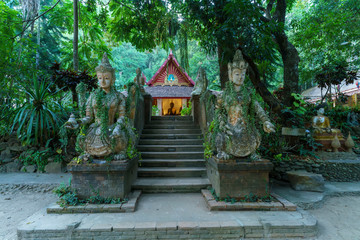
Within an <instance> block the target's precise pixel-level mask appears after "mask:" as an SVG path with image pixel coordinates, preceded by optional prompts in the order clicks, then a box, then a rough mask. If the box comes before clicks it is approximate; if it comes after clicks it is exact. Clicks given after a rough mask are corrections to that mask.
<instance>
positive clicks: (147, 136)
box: [140, 133, 203, 139]
mask: <svg viewBox="0 0 360 240" xmlns="http://www.w3.org/2000/svg"><path fill="white" fill-rule="evenodd" d="M202 138H203V137H202V134H165V133H164V134H141V136H140V139H202Z"/></svg>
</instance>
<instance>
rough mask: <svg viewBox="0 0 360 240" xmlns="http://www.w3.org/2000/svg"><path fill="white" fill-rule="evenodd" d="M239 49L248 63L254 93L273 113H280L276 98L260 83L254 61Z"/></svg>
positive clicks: (279, 105)
mask: <svg viewBox="0 0 360 240" xmlns="http://www.w3.org/2000/svg"><path fill="white" fill-rule="evenodd" d="M239 49H240V50H241V52H242V54H243V57H244V59H245V60H246V61H247V62H248V63H249V77H250V80H251V82H252V83H253V85H254V87H255V89H256V91H257V92H258V93H259V94H260V96H261V97H262V98H263V99H264V101H265V102H266V103H267V104H268V105H269V106H270V107H271V108H272V110H273V111H274V112H277V113H280V112H281V109H282V105H281V103H280V102H279V100H278V99H277V98H276V97H274V96H273V95H272V94H271V93H270V91H269V90H268V89H267V87H266V86H265V84H264V83H263V82H262V81H261V79H260V73H259V69H258V68H257V66H256V64H255V63H254V61H253V60H252V59H251V57H249V56H248V55H246V54H245V53H244V51H243V49H242V48H241V47H239Z"/></svg>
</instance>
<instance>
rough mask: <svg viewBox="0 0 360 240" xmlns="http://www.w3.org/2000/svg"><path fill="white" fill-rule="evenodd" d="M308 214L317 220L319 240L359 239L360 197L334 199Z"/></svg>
mask: <svg viewBox="0 0 360 240" xmlns="http://www.w3.org/2000/svg"><path fill="white" fill-rule="evenodd" d="M309 212H310V213H311V214H313V215H314V216H315V217H316V218H317V219H318V224H319V236H318V239H319V240H359V239H360V196H344V197H334V198H331V199H329V200H327V201H326V202H325V204H324V206H323V207H322V208H319V209H314V210H309Z"/></svg>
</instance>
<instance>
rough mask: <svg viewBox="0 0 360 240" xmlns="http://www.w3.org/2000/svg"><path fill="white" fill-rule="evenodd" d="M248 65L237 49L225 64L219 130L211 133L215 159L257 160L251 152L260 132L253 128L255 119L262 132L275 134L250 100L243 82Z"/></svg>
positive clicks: (265, 116)
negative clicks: (227, 70)
mask: <svg viewBox="0 0 360 240" xmlns="http://www.w3.org/2000/svg"><path fill="white" fill-rule="evenodd" d="M247 67H248V63H246V62H245V60H244V59H243V56H242V53H241V51H240V50H237V51H236V53H235V56H234V60H233V62H232V63H229V64H228V69H229V80H230V81H229V83H228V85H227V87H226V88H225V90H224V91H223V92H222V93H221V94H220V96H218V101H217V109H218V112H219V113H220V116H219V118H218V119H217V121H220V131H219V132H217V133H215V134H217V136H216V141H215V145H216V149H217V158H218V159H222V160H227V159H229V158H233V157H235V158H244V157H248V156H249V155H252V156H250V157H251V158H252V159H258V158H257V156H256V154H255V151H256V149H257V148H258V147H259V145H260V140H261V137H260V133H259V131H258V130H257V129H256V126H255V122H254V121H255V118H257V119H259V120H260V121H261V122H262V123H263V129H264V131H265V132H267V133H270V132H275V127H274V125H273V124H272V123H271V122H270V120H269V118H268V116H267V115H266V113H265V112H264V110H263V109H262V107H261V106H260V104H259V103H258V102H257V101H256V100H255V99H254V98H253V94H251V93H252V91H251V90H250V89H247V88H246V87H245V86H244V85H243V83H244V80H245V74H246V69H247Z"/></svg>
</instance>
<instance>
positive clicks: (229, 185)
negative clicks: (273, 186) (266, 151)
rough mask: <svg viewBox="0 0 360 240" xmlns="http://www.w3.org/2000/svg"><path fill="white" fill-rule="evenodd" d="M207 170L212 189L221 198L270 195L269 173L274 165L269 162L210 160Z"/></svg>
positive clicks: (263, 160)
mask: <svg viewBox="0 0 360 240" xmlns="http://www.w3.org/2000/svg"><path fill="white" fill-rule="evenodd" d="M206 168H207V174H208V177H209V179H210V182H211V184H212V187H213V188H214V189H215V192H216V195H217V196H218V197H220V198H226V197H228V196H230V197H233V198H243V197H245V196H248V195H250V194H253V195H256V196H259V197H262V196H267V195H269V172H270V171H271V170H272V168H273V164H272V163H271V162H270V161H268V160H265V159H262V160H261V161H252V162H251V161H249V162H244V161H241V162H240V161H239V162H237V161H235V160H232V161H231V160H230V161H226V162H219V161H218V160H217V159H216V158H209V159H208V160H207V163H206Z"/></svg>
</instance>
